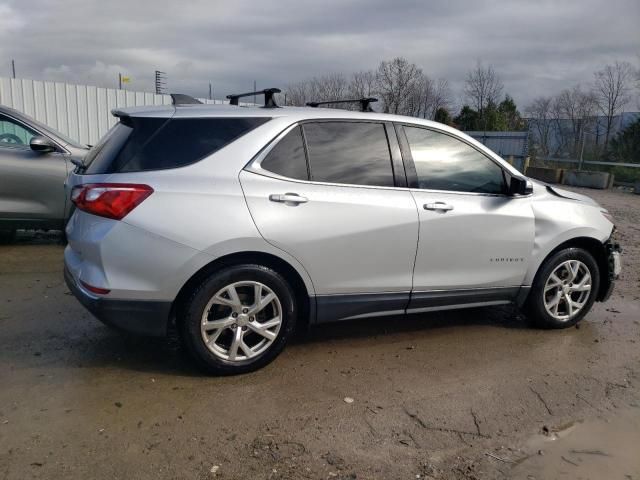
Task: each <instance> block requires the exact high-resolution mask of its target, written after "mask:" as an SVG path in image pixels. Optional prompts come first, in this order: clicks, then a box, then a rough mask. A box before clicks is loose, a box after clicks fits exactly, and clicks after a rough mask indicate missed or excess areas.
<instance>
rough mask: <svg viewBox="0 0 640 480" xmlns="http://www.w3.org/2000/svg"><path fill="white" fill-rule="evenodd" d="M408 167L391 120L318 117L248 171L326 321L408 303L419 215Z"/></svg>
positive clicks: (244, 177) (269, 224)
mask: <svg viewBox="0 0 640 480" xmlns="http://www.w3.org/2000/svg"><path fill="white" fill-rule="evenodd" d="M387 133H390V134H391V135H389V137H390V138H391V141H392V147H391V150H392V151H393V152H394V157H393V161H392V157H391V153H390V146H389V142H388V141H387ZM307 157H308V158H307ZM394 161H395V165H396V174H395V177H394V168H393V162H394ZM397 165H400V168H397ZM401 170H402V168H401V158H400V155H399V147H398V144H397V139H396V137H395V132H394V131H393V126H391V130H390V132H389V131H388V127H385V125H384V124H383V123H381V122H366V121H362V122H348V121H323V122H320V121H318V122H309V123H304V124H302V125H295V126H292V127H290V128H289V129H287V130H286V131H285V132H283V133H282V134H281V135H280V136H279V137H278V138H277V139H276V140H275V141H274V142H272V144H271V145H270V146H269V148H267V149H266V150H265V151H264V152H263V153H262V154H261V155H260V156H259V157H258V158H257V159H256V160H255V161H254V162H253V163H252V164H251V165H250V166H249V167H248V168H247V169H245V171H243V172H242V173H241V175H240V180H241V183H242V188H243V190H244V193H245V196H246V199H247V204H248V206H249V210H250V211H251V214H252V216H253V219H254V221H255V223H256V225H257V227H258V229H259V231H260V233H261V234H262V236H263V237H264V238H265V239H266V240H267V241H268V242H270V243H271V244H272V245H274V246H276V247H278V248H280V249H282V250H284V251H286V252H287V253H289V254H290V255H292V256H294V257H295V258H296V259H297V260H298V261H300V263H301V264H302V265H303V266H304V268H305V269H306V270H307V271H308V273H309V275H310V277H311V279H312V281H313V284H314V288H315V290H316V294H317V297H316V299H317V305H318V320H319V321H322V320H329V319H338V318H353V317H357V316H360V315H369V314H371V313H372V312H379V313H382V312H401V311H403V310H404V308H406V305H407V303H408V299H409V292H410V290H411V279H412V270H413V263H414V259H415V253H416V246H417V238H418V216H417V212H416V207H415V202H414V200H413V198H412V196H411V192H410V191H409V190H407V189H406V188H404V189H402V188H396V183H397V182H402V181H406V180H405V179H404V177H403V176H404V171H402V172H401ZM400 173H401V174H402V177H401V178H399V179H398V178H397V177H400V175H399V174H400Z"/></svg>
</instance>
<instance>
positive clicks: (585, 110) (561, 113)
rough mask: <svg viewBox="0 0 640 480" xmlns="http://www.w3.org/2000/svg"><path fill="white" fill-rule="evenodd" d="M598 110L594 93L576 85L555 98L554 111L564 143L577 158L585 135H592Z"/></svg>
mask: <svg viewBox="0 0 640 480" xmlns="http://www.w3.org/2000/svg"><path fill="white" fill-rule="evenodd" d="M595 110H596V101H595V98H594V95H593V93H592V92H585V91H583V90H582V88H580V85H576V86H574V87H573V88H571V89H565V90H563V91H562V92H560V94H559V95H558V96H557V97H556V98H555V100H554V105H553V111H554V116H555V118H556V123H557V126H558V133H559V135H560V136H561V140H562V143H563V144H564V145H565V147H566V149H567V150H568V151H569V153H570V154H571V155H572V156H573V157H576V156H577V155H578V153H579V149H580V141H581V139H582V137H583V135H585V133H590V132H589V128H590V127H591V125H592V124H593V121H594V114H595Z"/></svg>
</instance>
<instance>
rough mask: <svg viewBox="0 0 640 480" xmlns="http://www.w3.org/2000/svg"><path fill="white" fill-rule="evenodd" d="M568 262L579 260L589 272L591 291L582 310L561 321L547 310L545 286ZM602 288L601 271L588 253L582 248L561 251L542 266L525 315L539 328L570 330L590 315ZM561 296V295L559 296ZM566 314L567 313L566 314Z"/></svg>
mask: <svg viewBox="0 0 640 480" xmlns="http://www.w3.org/2000/svg"><path fill="white" fill-rule="evenodd" d="M568 260H578V261H580V262H582V264H584V265H585V266H586V268H587V269H588V270H589V274H590V276H591V291H590V292H589V296H588V298H587V300H586V302H585V303H584V305H583V306H582V308H581V309H580V310H579V311H578V312H577V313H576V314H574V315H573V316H571V317H569V318H568V319H566V320H559V319H557V318H555V317H554V316H552V315H551V314H550V313H549V312H548V311H547V309H546V308H545V293H544V289H545V285H546V283H547V280H548V279H549V277H550V275H551V274H552V273H553V272H554V270H555V269H556V268H557V267H558V266H559V265H561V264H562V263H564V262H566V261H568ZM599 288H600V270H599V268H598V263H597V262H596V260H595V259H594V258H593V255H591V254H590V253H589V252H588V251H586V250H584V249H582V248H565V249H563V250H559V251H557V252H556V253H554V254H553V255H551V256H550V257H549V258H547V259H546V260H545V261H544V263H543V264H542V265H541V266H540V269H539V270H538V273H537V274H536V277H535V279H534V281H533V285H532V286H531V292H530V293H529V297H528V298H527V302H526V304H525V308H524V311H525V314H526V315H527V317H528V318H529V319H530V320H531V321H532V323H533V324H534V325H535V326H536V327H538V328H546V329H551V328H568V327H572V326H574V325H576V324H577V323H578V322H579V321H580V320H582V319H583V318H584V316H585V315H586V314H587V313H589V310H591V307H592V306H593V302H595V299H596V296H597V294H598V289H599ZM559 296H560V294H559ZM565 313H566V312H565Z"/></svg>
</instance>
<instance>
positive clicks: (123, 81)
mask: <svg viewBox="0 0 640 480" xmlns="http://www.w3.org/2000/svg"><path fill="white" fill-rule="evenodd" d="M121 81H122V83H131V77H125V76H124V75H123V76H122V78H121Z"/></svg>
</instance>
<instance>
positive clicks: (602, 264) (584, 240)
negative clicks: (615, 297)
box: [531, 237, 610, 300]
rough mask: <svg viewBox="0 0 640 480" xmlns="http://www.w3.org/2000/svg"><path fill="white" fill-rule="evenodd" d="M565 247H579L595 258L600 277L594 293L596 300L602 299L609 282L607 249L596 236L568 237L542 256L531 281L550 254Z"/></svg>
mask: <svg viewBox="0 0 640 480" xmlns="http://www.w3.org/2000/svg"><path fill="white" fill-rule="evenodd" d="M565 248H581V249H583V250H586V251H587V252H589V253H590V254H591V255H593V258H594V259H595V261H596V263H597V265H598V270H599V279H600V282H599V283H600V285H599V288H598V292H597V295H596V300H602V297H603V295H604V293H605V292H606V291H607V288H608V284H609V282H610V280H609V273H608V272H609V261H608V259H607V251H606V247H605V244H604V243H603V242H601V241H600V240H598V239H597V238H593V237H575V238H570V239H568V240H565V241H564V242H562V243H560V244H559V245H557V246H556V247H554V248H553V249H552V250H551V251H550V252H549V253H547V255H545V256H544V258H543V259H542V260H541V261H540V262H539V263H538V265H537V266H536V271H535V275H534V276H533V278H532V282H531V283H532V284H533V281H535V278H536V277H537V276H538V273H539V272H540V269H541V268H542V265H544V263H545V262H546V261H547V260H548V259H549V258H551V256H553V255H555V254H556V253H557V252H559V251H560V250H564V249H565Z"/></svg>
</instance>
